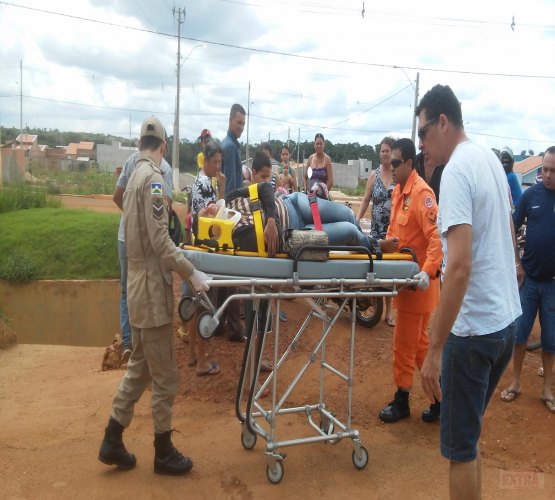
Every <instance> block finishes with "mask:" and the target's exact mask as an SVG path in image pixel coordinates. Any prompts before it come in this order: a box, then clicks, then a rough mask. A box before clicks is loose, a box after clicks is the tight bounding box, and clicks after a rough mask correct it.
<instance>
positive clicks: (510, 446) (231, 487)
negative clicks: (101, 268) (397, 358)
mask: <svg viewBox="0 0 555 500" xmlns="http://www.w3.org/2000/svg"><path fill="white" fill-rule="evenodd" d="M285 308H286V311H287V313H288V315H289V321H288V322H287V323H283V324H282V325H283V326H282V334H283V336H284V338H285V339H290V338H291V336H292V335H293V333H294V331H295V330H296V326H298V323H299V321H300V319H301V314H302V313H303V312H304V311H303V306H302V304H297V303H296V302H288V303H286V305H285ZM339 323H340V324H339V325H338V328H337V330H336V335H334V336H333V338H332V339H331V341H330V345H329V348H328V355H329V356H330V357H332V358H333V359H334V361H335V362H336V363H338V364H339V365H341V363H344V362H345V361H346V360H347V348H346V342H347V334H348V323H347V321H346V320H340V322H339ZM316 334H317V332H311V333H310V336H314V335H316ZM357 335H358V336H357V348H356V353H357V354H356V360H355V376H354V402H353V427H355V428H358V429H360V432H361V439H362V441H363V443H364V445H365V446H366V448H368V451H369V454H370V460H369V464H368V466H367V468H366V469H364V470H362V471H357V470H356V469H355V468H354V467H353V464H352V462H351V453H352V445H351V444H350V442H348V441H347V440H344V441H341V442H339V443H337V444H335V445H329V444H327V445H326V444H312V445H304V446H301V447H293V448H289V449H287V450H285V451H287V455H288V456H287V458H286V459H285V460H284V469H285V474H284V478H283V481H282V482H281V483H280V484H279V485H277V486H274V485H271V484H270V483H269V482H268V480H267V479H266V474H265V467H266V460H265V456H264V443H263V440H262V439H260V438H259V440H258V444H257V445H256V447H255V448H254V449H253V450H251V451H246V450H244V449H243V448H242V447H241V442H240V426H239V424H238V422H237V420H236V417H235V415H234V410H233V397H234V391H235V387H236V381H237V378H238V373H239V365H240V362H241V354H242V345H238V344H231V343H229V342H227V341H225V340H223V339H221V338H215V339H213V340H212V341H211V346H210V354H211V357H213V358H214V359H217V360H218V361H219V363H220V368H221V372H220V374H218V375H215V376H209V377H197V376H196V375H195V374H194V371H193V370H194V369H193V368H189V367H187V363H186V361H187V354H188V347H187V345H186V344H184V343H183V342H182V341H181V340H180V339H178V338H177V337H176V345H177V350H178V362H179V366H180V376H181V381H180V390H179V396H178V398H177V401H176V406H175V413H174V426H175V428H176V429H178V430H179V431H180V434H174V436H175V437H174V441H175V443H176V445H177V446H178V447H180V448H181V449H182V450H183V451H185V452H186V453H188V454H190V455H191V456H192V457H193V460H194V464H195V465H194V468H193V471H192V473H191V474H190V476H189V477H186V478H169V477H159V476H155V475H154V474H153V472H152V459H153V449H152V421H151V417H150V407H149V399H150V398H149V396H150V394H149V393H148V392H147V393H145V395H144V397H143V398H142V400H141V401H140V402H139V403H138V405H137V407H136V413H135V419H134V420H133V422H132V424H131V426H130V428H129V429H128V430H127V431H126V433H125V441H126V444H127V447H128V448H129V449H130V450H132V451H133V452H134V453H135V454H136V455H137V459H138V466H137V468H136V469H135V470H132V471H129V472H118V471H116V470H113V469H111V468H110V467H106V466H105V465H103V464H101V463H100V462H99V461H98V460H97V459H96V457H97V453H98V447H99V444H100V440H101V438H102V433H103V428H104V426H105V424H106V420H107V417H108V415H109V412H110V404H111V399H112V397H113V395H114V393H115V391H116V389H117V386H118V384H119V380H120V378H121V376H122V374H123V372H122V371H121V370H117V371H108V372H102V371H100V364H101V359H102V354H103V350H102V349H98V348H75V347H63V346H36V345H18V346H16V347H14V348H12V349H10V350H7V351H0V401H1V408H2V411H1V412H0V484H1V485H2V488H1V493H0V497H2V498H33V499H34V498H107V497H109V498H168V497H178V498H180V497H183V498H186V497H189V498H233V499H254V498H268V499H272V498H276V499H277V498H280V499H281V498H287V497H288V498H422V499H424V498H425V499H430V498H434V499H435V498H438V499H444V498H447V497H448V490H447V462H446V461H445V460H443V459H442V458H441V457H440V454H439V451H438V426H437V425H433V424H432V425H430V424H425V423H423V422H422V421H421V420H420V412H421V411H422V410H423V409H424V408H425V406H426V401H425V400H424V397H423V394H422V391H421V389H420V384H419V381H418V383H417V384H416V387H415V390H414V393H413V395H412V398H411V404H412V411H413V414H412V415H411V417H410V418H408V419H406V420H404V421H402V422H399V423H397V424H393V425H384V424H380V423H379V420H378V417H377V414H378V412H379V410H380V409H381V408H382V407H383V406H384V404H385V403H387V401H389V399H390V398H391V396H392V394H393V392H394V387H393V382H392V375H391V335H392V331H391V329H390V328H388V327H386V326H385V325H384V324H383V323H381V324H380V325H379V326H378V327H376V328H374V329H373V330H364V329H359V331H358V332H357ZM285 342H287V340H285ZM309 345H310V341H309V340H307V341H304V342H301V343H300V344H299V347H298V349H297V351H296V354H295V356H294V358H293V360H292V363H291V365H292V366H286V367H285V369H284V370H283V371H282V372H280V373H281V374H282V375H280V376H281V377H283V380H286V379H288V378H291V377H292V376H293V374H294V373H295V366H298V363H300V362H301V361H304V359H306V354H307V352H308V346H309ZM539 365H540V358H539V354H538V353H537V352H535V353H532V354H530V355H528V356H527V358H526V361H525V367H524V380H523V393H522V396H521V397H520V398H519V399H518V400H517V401H516V402H514V403H511V404H507V403H503V402H501V401H500V400H499V397H498V394H496V395H495V397H494V399H493V401H492V404H491V405H490V408H489V409H488V412H487V413H486V417H485V420H484V433H483V437H482V440H481V448H482V457H483V460H482V463H483V482H484V486H483V489H484V498H488V499H501V498H502V499H503V500H509V499H521V498H527V499H543V498H554V497H555V469H554V464H553V462H554V457H555V454H554V453H553V446H554V443H553V436H554V431H553V429H554V423H555V416H554V415H550V414H549V413H548V412H547V410H546V409H545V407H543V406H542V405H541V403H540V400H539V389H540V381H541V380H540V379H539V378H538V376H537V375H536V368H537V367H538V366H539ZM417 380H418V377H417ZM507 380H508V376H507V375H506V376H505V378H504V380H503V382H502V385H505V384H506V383H507ZM328 387H329V391H328V404H329V405H332V407H333V408H337V409H339V412H341V411H342V410H341V409H342V408H344V406H343V405H344V398H345V394H346V392H345V389H344V388H343V387H341V386H339V385H338V384H333V383H332V384H330V385H329V386H328ZM317 397H318V383H317V379H316V377H315V374H314V373H312V372H310V371H309V372H308V378H307V379H306V380H304V379H303V383H302V384H301V385H300V387H299V389H297V390H295V391H294V392H293V394H292V395H291V397H290V399H291V400H292V401H295V402H296V403H299V402H300V403H304V402H309V403H314V402H316V401H317ZM278 431H280V432H282V433H283V436H284V437H286V438H290V437H292V436H294V435H295V436H297V435H302V436H306V435H310V434H309V432H308V426H307V425H306V420H305V419H304V417H302V418H301V417H291V418H290V417H284V420H283V422H282V423H280V424H279V425H278Z"/></svg>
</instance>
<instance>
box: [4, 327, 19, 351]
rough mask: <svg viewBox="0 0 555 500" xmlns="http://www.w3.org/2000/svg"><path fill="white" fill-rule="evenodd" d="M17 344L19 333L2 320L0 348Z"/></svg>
mask: <svg viewBox="0 0 555 500" xmlns="http://www.w3.org/2000/svg"><path fill="white" fill-rule="evenodd" d="M15 344H17V334H16V333H15V332H14V331H13V330H12V329H11V328H10V327H9V326H8V325H6V323H5V322H4V321H2V320H0V349H7V348H8V347H11V346H13V345H15Z"/></svg>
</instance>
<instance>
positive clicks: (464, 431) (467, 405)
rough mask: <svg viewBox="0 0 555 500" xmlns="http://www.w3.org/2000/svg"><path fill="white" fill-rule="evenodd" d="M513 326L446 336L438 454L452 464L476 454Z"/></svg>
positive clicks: (511, 344) (506, 357)
mask: <svg viewBox="0 0 555 500" xmlns="http://www.w3.org/2000/svg"><path fill="white" fill-rule="evenodd" d="M515 330H516V323H512V324H511V325H509V326H507V327H506V328H504V329H503V330H501V331H499V332H495V333H490V334H488V335H474V336H470V337H458V336H456V335H453V334H452V333H450V334H449V337H448V338H447V342H446V343H445V347H444V348H443V359H442V367H441V391H442V395H443V397H442V400H441V424H440V442H441V454H442V455H443V456H444V457H445V458H447V459H449V460H452V461H455V462H469V461H471V460H474V459H475V458H476V455H477V444H478V440H479V439H480V433H481V432H482V416H483V415H484V412H485V411H486V407H487V405H488V403H489V400H490V398H491V395H492V394H493V391H494V390H495V387H496V386H497V383H498V382H499V379H500V378H501V375H502V374H503V372H504V370H505V368H506V367H507V364H508V363H509V361H510V359H511V357H512V353H513V347H514V343H515Z"/></svg>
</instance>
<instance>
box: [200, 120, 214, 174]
mask: <svg viewBox="0 0 555 500" xmlns="http://www.w3.org/2000/svg"><path fill="white" fill-rule="evenodd" d="M210 139H212V134H211V133H210V130H208V129H207V128H205V129H203V130H202V132H201V133H200V152H199V154H198V155H197V167H198V169H199V170H200V169H201V168H202V167H203V166H204V148H205V146H206V143H207V142H208V141H209V140H210Z"/></svg>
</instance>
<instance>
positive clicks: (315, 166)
mask: <svg viewBox="0 0 555 500" xmlns="http://www.w3.org/2000/svg"><path fill="white" fill-rule="evenodd" d="M324 147H325V140H324V136H323V135H322V134H320V133H318V134H316V135H315V136H314V149H315V150H316V152H315V153H314V154H311V155H310V157H309V158H308V161H307V162H306V169H305V172H304V191H305V192H306V193H308V192H309V191H310V190H311V189H312V186H313V185H314V184H316V183H318V182H322V183H324V184H325V185H326V187H327V188H328V192H329V191H331V188H332V187H333V167H332V164H331V158H330V157H329V156H328V155H327V154H326V153H325V151H324ZM309 168H310V171H309V170H308V169H309ZM309 172H310V174H311V175H310V177H309V176H308V174H309Z"/></svg>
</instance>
